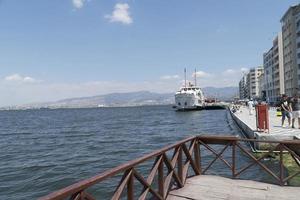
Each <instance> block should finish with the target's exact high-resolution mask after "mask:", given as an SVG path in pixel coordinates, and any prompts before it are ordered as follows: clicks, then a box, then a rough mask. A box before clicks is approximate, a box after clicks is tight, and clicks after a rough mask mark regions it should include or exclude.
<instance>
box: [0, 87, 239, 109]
mask: <svg viewBox="0 0 300 200" xmlns="http://www.w3.org/2000/svg"><path fill="white" fill-rule="evenodd" d="M203 91H204V93H205V96H206V97H216V98H218V99H220V100H230V99H233V98H234V97H235V96H236V94H237V91H238V89H237V87H224V88H214V87H206V88H203ZM174 92H175V91H174ZM172 104H174V93H154V92H149V91H138V92H128V93H111V94H105V95H98V96H91V97H78V98H68V99H63V100H59V101H53V102H44V103H43V102H42V103H31V104H24V105H14V106H5V107H1V108H0V110H31V109H61V108H70V109H71V108H106V107H109V108H111V107H136V106H153V105H172Z"/></svg>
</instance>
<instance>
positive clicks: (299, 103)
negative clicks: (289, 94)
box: [291, 93, 300, 129]
mask: <svg viewBox="0 0 300 200" xmlns="http://www.w3.org/2000/svg"><path fill="white" fill-rule="evenodd" d="M291 104H292V116H293V119H292V128H295V121H296V119H297V120H298V128H299V129H300V100H299V94H298V93H296V94H295V95H294V96H293V99H292V102H291Z"/></svg>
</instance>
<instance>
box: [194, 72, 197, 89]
mask: <svg viewBox="0 0 300 200" xmlns="http://www.w3.org/2000/svg"><path fill="white" fill-rule="evenodd" d="M194 76H195V77H194V78H195V87H197V70H196V68H195V74H194Z"/></svg>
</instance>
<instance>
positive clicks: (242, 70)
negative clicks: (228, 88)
mask: <svg viewBox="0 0 300 200" xmlns="http://www.w3.org/2000/svg"><path fill="white" fill-rule="evenodd" d="M248 71H249V69H248V68H245V67H242V68H241V72H243V73H245V72H248Z"/></svg>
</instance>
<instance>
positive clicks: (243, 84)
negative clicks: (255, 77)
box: [239, 75, 248, 99]
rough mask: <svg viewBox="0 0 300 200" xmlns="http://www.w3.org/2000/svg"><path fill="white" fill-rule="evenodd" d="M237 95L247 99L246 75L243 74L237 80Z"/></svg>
mask: <svg viewBox="0 0 300 200" xmlns="http://www.w3.org/2000/svg"><path fill="white" fill-rule="evenodd" d="M239 97H240V99H247V98H248V94H247V76H246V75H243V77H242V79H241V80H240V82H239Z"/></svg>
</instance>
